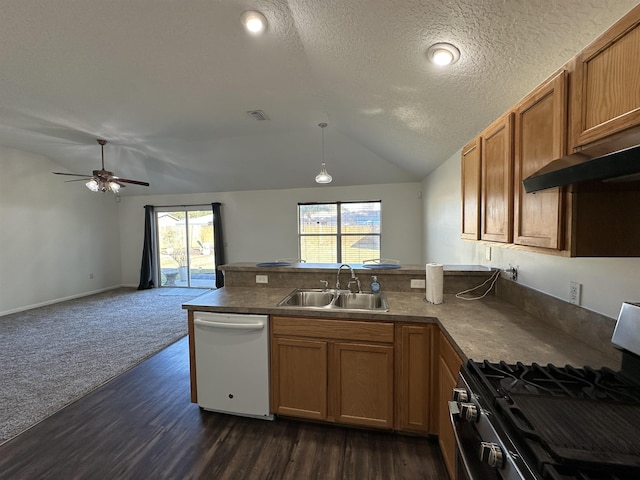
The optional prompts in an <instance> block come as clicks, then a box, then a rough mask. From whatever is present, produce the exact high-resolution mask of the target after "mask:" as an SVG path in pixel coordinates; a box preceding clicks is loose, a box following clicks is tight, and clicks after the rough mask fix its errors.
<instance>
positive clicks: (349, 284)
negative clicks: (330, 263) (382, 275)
mask: <svg viewBox="0 0 640 480" xmlns="http://www.w3.org/2000/svg"><path fill="white" fill-rule="evenodd" d="M342 267H347V268H348V269H349V271H350V272H351V280H349V283H348V284H347V288H348V289H349V291H351V285H352V284H353V283H355V284H356V285H357V286H358V291H357V293H361V290H360V280H358V277H356V275H355V273H353V268H351V266H350V265H347V264H345V263H343V264H342V265H340V266H339V267H338V274H337V275H336V290H340V271H341V270H342Z"/></svg>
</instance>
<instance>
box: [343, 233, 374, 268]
mask: <svg viewBox="0 0 640 480" xmlns="http://www.w3.org/2000/svg"><path fill="white" fill-rule="evenodd" d="M374 258H380V236H379V235H343V236H342V262H343V263H362V262H364V261H365V260H372V259H374Z"/></svg>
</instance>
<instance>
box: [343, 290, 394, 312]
mask: <svg viewBox="0 0 640 480" xmlns="http://www.w3.org/2000/svg"><path fill="white" fill-rule="evenodd" d="M335 305H336V307H338V308H349V309H356V310H385V311H386V310H389V307H388V306H387V298H386V296H383V295H382V294H381V293H379V292H378V293H349V292H345V293H341V294H340V295H339V296H338V298H336V301H335Z"/></svg>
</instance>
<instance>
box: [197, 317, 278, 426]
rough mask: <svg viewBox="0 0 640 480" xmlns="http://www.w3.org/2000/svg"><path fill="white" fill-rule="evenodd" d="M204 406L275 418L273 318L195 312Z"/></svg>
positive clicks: (199, 387)
mask: <svg viewBox="0 0 640 480" xmlns="http://www.w3.org/2000/svg"><path fill="white" fill-rule="evenodd" d="M193 324H194V335H193V336H194V341H195V351H196V352H195V359H196V384H197V393H198V405H200V406H201V407H202V408H204V409H205V410H211V411H215V412H222V413H229V414H233V415H242V416H245V417H255V418H261V419H265V420H273V415H271V414H270V413H269V317H268V316H267V315H237V314H228V313H210V312H197V311H196V312H194V318H193Z"/></svg>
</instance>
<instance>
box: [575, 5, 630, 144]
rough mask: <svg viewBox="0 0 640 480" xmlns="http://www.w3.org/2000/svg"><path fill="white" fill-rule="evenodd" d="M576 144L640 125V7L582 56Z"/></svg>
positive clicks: (578, 68)
mask: <svg viewBox="0 0 640 480" xmlns="http://www.w3.org/2000/svg"><path fill="white" fill-rule="evenodd" d="M571 104H572V110H571V139H570V141H571V147H572V149H573V150H580V149H581V148H582V147H583V146H584V145H586V144H589V143H591V142H595V141H597V140H601V139H603V138H605V137H608V136H609V135H612V134H615V133H618V132H620V131H622V130H625V129H627V128H630V127H635V126H639V125H640V5H638V6H637V7H635V8H634V9H633V10H632V11H631V12H629V14H627V15H626V16H625V17H623V18H622V19H621V20H620V21H619V22H618V23H616V24H615V25H614V26H613V27H611V28H610V29H609V30H607V31H606V32H605V33H604V34H603V35H602V36H600V37H599V38H598V39H597V40H596V41H594V42H593V43H592V44H591V45H589V46H588V47H587V48H585V49H584V50H583V51H582V52H581V53H580V54H579V55H578V57H577V59H576V62H575V71H574V73H573V80H572V99H571Z"/></svg>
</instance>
